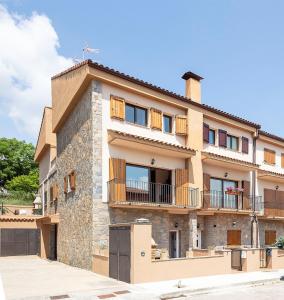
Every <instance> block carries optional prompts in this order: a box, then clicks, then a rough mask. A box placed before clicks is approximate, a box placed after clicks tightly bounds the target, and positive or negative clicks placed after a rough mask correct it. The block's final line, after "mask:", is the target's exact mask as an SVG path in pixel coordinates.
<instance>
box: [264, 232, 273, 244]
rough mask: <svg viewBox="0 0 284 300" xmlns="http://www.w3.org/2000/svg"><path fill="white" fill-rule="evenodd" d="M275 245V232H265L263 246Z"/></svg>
mask: <svg viewBox="0 0 284 300" xmlns="http://www.w3.org/2000/svg"><path fill="white" fill-rule="evenodd" d="M275 243H276V231H275V230H265V245H269V246H271V245H273V244H275Z"/></svg>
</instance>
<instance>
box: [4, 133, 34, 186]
mask: <svg viewBox="0 0 284 300" xmlns="http://www.w3.org/2000/svg"><path fill="white" fill-rule="evenodd" d="M34 153H35V148H34V146H33V145H32V144H29V143H26V142H25V141H18V140H17V139H15V138H14V139H7V138H0V186H1V185H2V186H6V183H7V182H8V181H11V180H12V179H13V178H14V177H18V176H21V175H28V178H30V176H31V177H32V178H34V174H33V175H30V174H31V173H32V171H34V170H37V164H36V163H35V162H34V159H33V157H34Z"/></svg>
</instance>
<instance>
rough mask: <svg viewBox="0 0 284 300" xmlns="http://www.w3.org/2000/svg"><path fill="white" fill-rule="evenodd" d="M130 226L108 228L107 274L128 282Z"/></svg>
mask: <svg viewBox="0 0 284 300" xmlns="http://www.w3.org/2000/svg"><path fill="white" fill-rule="evenodd" d="M130 255H131V249H130V226H117V227H110V229H109V276H110V277H111V278H114V279H118V280H120V281H124V282H128V283H129V282H130Z"/></svg>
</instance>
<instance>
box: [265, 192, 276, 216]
mask: <svg viewBox="0 0 284 300" xmlns="http://www.w3.org/2000/svg"><path fill="white" fill-rule="evenodd" d="M275 203H276V190H270V189H264V214H265V215H269V216H275V213H276V210H275Z"/></svg>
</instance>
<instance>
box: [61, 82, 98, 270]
mask: <svg viewBox="0 0 284 300" xmlns="http://www.w3.org/2000/svg"><path fill="white" fill-rule="evenodd" d="M93 91H94V84H93V83H91V84H90V86H89V87H88V89H87V90H86V92H85V93H84V95H83V96H82V99H81V101H79V102H78V104H77V105H76V107H75V108H74V109H73V111H72V112H71V114H70V115H69V117H68V118H67V120H66V121H65V122H64V124H63V126H62V127H61V128H60V130H59V132H58V133H57V180H58V187H59V200H58V212H59V214H60V224H59V226H58V246H57V253H58V260H59V261H62V262H64V263H67V264H70V265H73V266H76V267H81V268H85V269H91V268H92V238H93V236H92V232H93V223H92V221H93V210H92V208H93V189H92V185H93V173H92V172H93V170H92V165H93V163H94V162H93V144H94V141H93V128H92V126H93V116H92V112H93V108H92V105H93V102H92V94H93ZM73 170H74V171H75V175H76V189H75V191H74V192H70V193H68V194H67V195H65V194H64V177H65V176H68V174H70V172H71V171H73Z"/></svg>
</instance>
